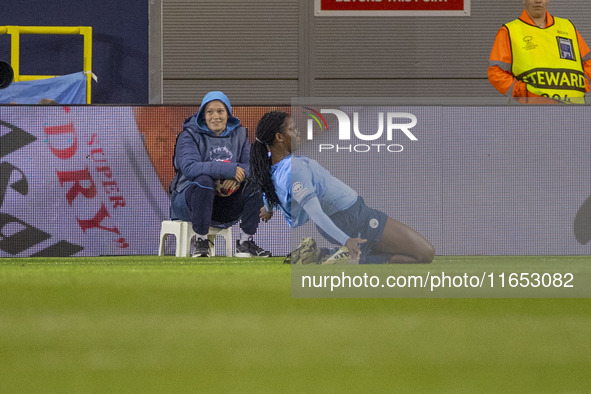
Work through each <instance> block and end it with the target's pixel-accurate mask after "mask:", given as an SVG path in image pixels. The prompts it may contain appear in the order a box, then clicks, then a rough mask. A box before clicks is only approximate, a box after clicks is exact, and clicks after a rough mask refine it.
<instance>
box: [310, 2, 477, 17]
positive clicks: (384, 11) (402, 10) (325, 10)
mask: <svg viewBox="0 0 591 394" xmlns="http://www.w3.org/2000/svg"><path fill="white" fill-rule="evenodd" d="M315 14H316V15H318V16H323V15H324V16H331V15H332V16H347V15H351V16H352V15H366V16H393V15H417V16H426V15H441V16H443V15H465V16H466V15H470V0H316V4H315Z"/></svg>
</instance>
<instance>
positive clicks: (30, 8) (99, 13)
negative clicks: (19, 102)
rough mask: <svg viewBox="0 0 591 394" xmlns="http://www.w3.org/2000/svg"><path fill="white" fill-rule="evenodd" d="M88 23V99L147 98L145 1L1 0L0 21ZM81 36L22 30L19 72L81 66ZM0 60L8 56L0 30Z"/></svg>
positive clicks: (119, 101)
mask: <svg viewBox="0 0 591 394" xmlns="http://www.w3.org/2000/svg"><path fill="white" fill-rule="evenodd" d="M5 25H17V26H91V27H92V29H93V34H92V35H93V37H92V39H93V48H92V50H93V53H92V70H93V72H94V73H95V74H96V75H97V77H98V83H95V82H93V83H92V103H93V104H147V103H148V1H146V0H125V1H117V0H101V1H94V0H79V1H71V2H63V1H59V2H58V1H51V0H28V1H27V2H22V1H17V0H6V1H4V2H3V7H2V12H1V14H0V26H5ZM82 55H83V39H82V36H61V35H22V36H21V56H20V73H21V74H23V75H25V74H31V75H45V74H50V75H63V74H69V73H74V72H78V71H82V69H83V67H82V59H83V57H82ZM0 60H4V61H6V62H10V36H9V35H7V34H2V35H0Z"/></svg>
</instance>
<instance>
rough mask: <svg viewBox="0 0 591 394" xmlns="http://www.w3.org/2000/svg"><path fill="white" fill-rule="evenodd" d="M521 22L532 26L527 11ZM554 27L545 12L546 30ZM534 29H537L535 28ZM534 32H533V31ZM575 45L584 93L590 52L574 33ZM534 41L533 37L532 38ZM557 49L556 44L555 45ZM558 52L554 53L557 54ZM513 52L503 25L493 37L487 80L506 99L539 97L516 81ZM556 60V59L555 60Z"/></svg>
mask: <svg viewBox="0 0 591 394" xmlns="http://www.w3.org/2000/svg"><path fill="white" fill-rule="evenodd" d="M519 20H520V21H521V22H524V23H526V24H528V25H531V26H534V27H535V24H534V22H533V21H532V20H531V18H530V17H529V15H528V14H527V11H525V10H523V13H522V14H521V16H520V17H519ZM553 25H554V18H553V17H552V15H550V13H548V12H546V29H547V28H549V27H552V26H553ZM535 29H539V28H538V27H535ZM540 30H542V29H540ZM534 31H535V30H534ZM576 36H577V43H576V44H578V45H577V46H578V49H579V54H578V56H580V61H581V62H582V68H583V71H584V73H585V75H586V78H585V79H586V80H585V92H588V91H589V79H590V78H591V51H590V50H589V47H588V46H587V44H586V43H585V40H583V37H581V35H580V34H579V32H578V31H576ZM534 40H535V37H534ZM556 48H558V43H557V44H556ZM557 52H558V51H556V53H557ZM513 57H514V56H513V52H512V48H511V38H510V35H509V29H508V28H507V26H506V25H503V26H502V27H501V28H500V29H499V31H498V32H497V35H496V37H495V42H494V45H493V48H492V51H491V53H490V58H489V67H488V80H489V81H490V83H491V84H492V85H493V86H494V87H495V88H496V89H497V90H498V91H499V92H501V93H502V94H504V95H506V96H508V97H540V95H538V94H535V93H533V92H535V91H537V89H536V88H534V87H532V86H531V85H530V89H528V86H527V83H526V82H523V81H520V80H518V79H517V78H516V77H517V76H516V75H514V74H513V71H514V65H513ZM557 59H558V58H557Z"/></svg>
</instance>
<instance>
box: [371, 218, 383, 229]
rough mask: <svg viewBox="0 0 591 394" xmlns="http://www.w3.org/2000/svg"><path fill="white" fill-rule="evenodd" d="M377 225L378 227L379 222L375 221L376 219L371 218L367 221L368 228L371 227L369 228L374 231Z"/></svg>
mask: <svg viewBox="0 0 591 394" xmlns="http://www.w3.org/2000/svg"><path fill="white" fill-rule="evenodd" d="M379 225H380V221H379V220H378V219H376V218H372V219H371V220H370V221H369V227H371V228H374V229H375V228H378V226H379Z"/></svg>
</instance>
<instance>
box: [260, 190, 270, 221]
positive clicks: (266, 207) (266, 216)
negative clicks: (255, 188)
mask: <svg viewBox="0 0 591 394" xmlns="http://www.w3.org/2000/svg"><path fill="white" fill-rule="evenodd" d="M272 217H273V207H272V206H271V204H270V203H269V200H267V196H266V195H265V193H263V206H262V207H261V212H260V213H259V218H260V219H261V220H262V221H263V222H268V221H269V220H271V218H272Z"/></svg>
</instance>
